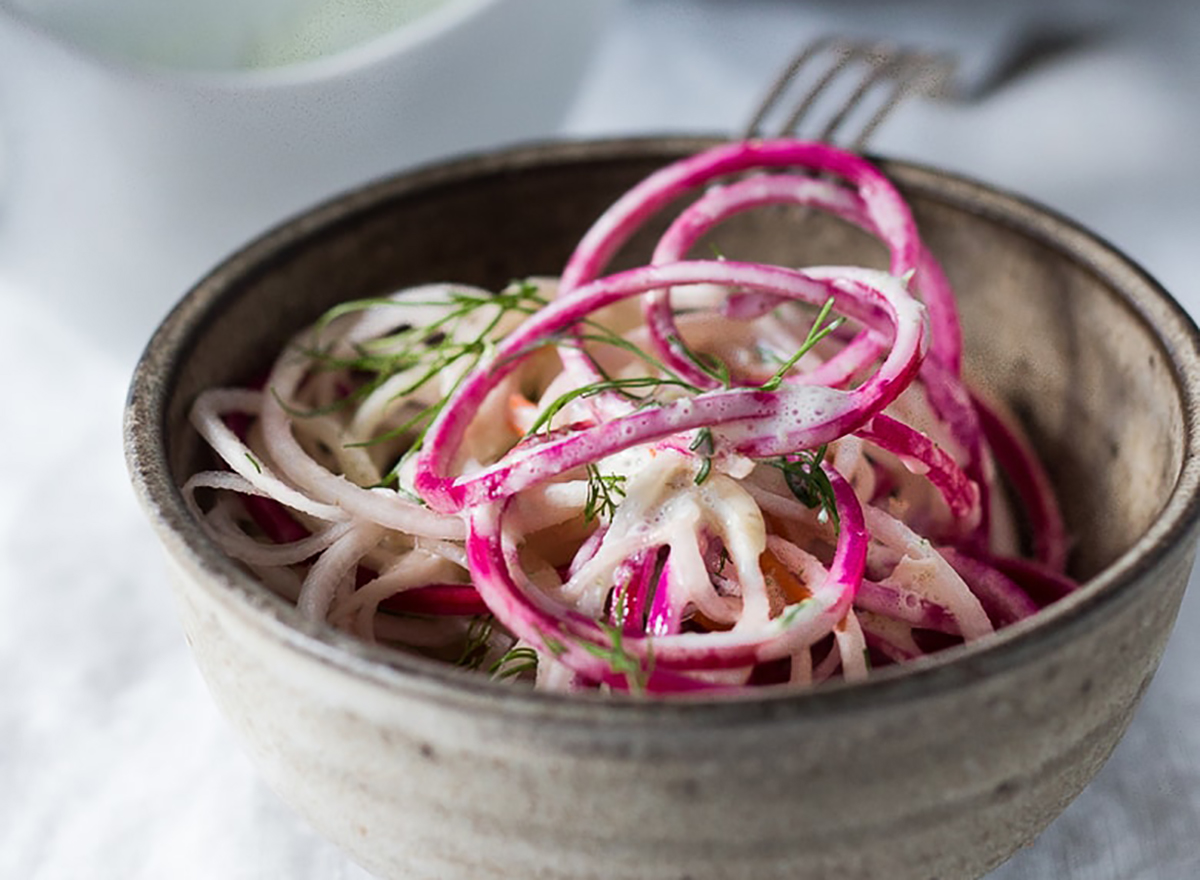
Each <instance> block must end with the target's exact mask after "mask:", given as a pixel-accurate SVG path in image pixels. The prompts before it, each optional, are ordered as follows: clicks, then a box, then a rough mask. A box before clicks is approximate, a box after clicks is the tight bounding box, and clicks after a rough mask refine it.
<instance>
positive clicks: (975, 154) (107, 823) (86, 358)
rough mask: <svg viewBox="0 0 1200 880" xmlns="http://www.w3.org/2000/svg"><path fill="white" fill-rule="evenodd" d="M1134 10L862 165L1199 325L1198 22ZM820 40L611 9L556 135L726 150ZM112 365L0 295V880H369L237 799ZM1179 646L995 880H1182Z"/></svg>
mask: <svg viewBox="0 0 1200 880" xmlns="http://www.w3.org/2000/svg"><path fill="white" fill-rule="evenodd" d="M904 5H905V4H904V3H902V2H895V3H893V4H892V8H894V7H896V6H904ZM1047 5H1049V4H1047ZM1071 5H1072V6H1074V7H1083V6H1086V3H1084V2H1083V0H1081V2H1079V3H1074V4H1071ZM1118 5H1119V4H1118ZM1134 5H1135V4H1130V6H1131V7H1132V6H1134ZM936 6H937V4H935V3H931V2H923V3H921V4H920V7H921V10H920V14H921V15H923V16H934V17H933V18H930V19H927V21H929V22H932V25H931V26H930V28H929V29H928V31H927V32H928V33H931V34H932V33H936V32H937V31H938V26H939V25H941V24H945V22H946V21H948V20H949V14H948V13H947V14H946V16H944V17H943V16H942V15H940V14H939V13H938V10H937V8H936ZM986 6H988V4H983V6H982V7H979V8H980V9H983V8H984V7H986ZM1136 8H1137V13H1136V14H1130V15H1123V14H1119V13H1121V12H1122V11H1121V10H1120V9H1118V8H1117V5H1112V4H1106V5H1105V9H1106V11H1108V12H1112V11H1113V10H1114V9H1116V12H1117V13H1118V14H1117V15H1116V18H1117V19H1119V20H1120V27H1119V28H1118V29H1117V30H1115V31H1113V32H1112V33H1111V34H1109V35H1108V36H1107V37H1106V38H1105V39H1104V40H1101V41H1098V42H1095V43H1093V44H1090V45H1089V46H1087V47H1085V48H1084V49H1082V50H1080V51H1079V52H1077V53H1075V54H1072V55H1068V56H1066V57H1063V58H1060V59H1059V60H1058V61H1056V62H1054V63H1051V64H1048V65H1045V66H1043V67H1041V68H1038V69H1037V70H1034V71H1031V72H1029V74H1028V75H1027V76H1025V77H1024V78H1022V79H1020V80H1018V81H1017V82H1015V83H1013V84H1011V85H1010V86H1009V87H1008V88H1006V89H1004V90H1002V91H1000V92H999V93H996V94H993V95H991V96H989V97H988V98H987V99H986V100H985V101H983V102H982V103H978V104H973V105H970V106H965V105H933V104H925V103H921V104H910V105H908V106H907V107H905V108H903V109H902V110H901V111H900V113H899V114H898V115H897V116H896V117H895V118H894V119H893V120H891V121H890V122H889V123H888V124H887V125H885V127H884V128H883V129H881V130H880V132H879V133H878V135H877V137H876V139H875V141H874V147H875V149H877V150H878V151H880V152H885V153H891V154H895V155H898V156H901V157H904V158H909V159H914V160H917V161H921V162H927V163H932V164H941V165H945V166H947V167H949V168H952V169H954V170H957V171H960V172H964V173H967V174H969V175H971V176H975V177H979V178H982V179H985V180H988V181H991V182H994V183H998V184H1001V185H1003V186H1006V187H1009V188H1011V189H1015V190H1018V191H1020V192H1023V193H1026V194H1029V195H1032V196H1034V197H1036V198H1037V199H1038V200H1040V201H1042V202H1044V203H1047V204H1049V205H1051V206H1053V207H1055V208H1057V209H1059V210H1061V211H1063V212H1064V213H1066V214H1068V215H1071V216H1073V217H1075V218H1077V219H1078V220H1080V221H1082V222H1084V223H1085V224H1087V225H1089V226H1092V227H1093V228H1095V229H1097V230H1099V231H1100V232H1101V233H1102V234H1104V235H1105V236H1106V237H1108V238H1110V239H1111V240H1112V241H1114V242H1115V243H1117V244H1118V245H1119V246H1120V247H1122V248H1123V249H1124V250H1126V251H1127V252H1128V253H1130V254H1131V255H1132V256H1134V257H1135V258H1136V259H1138V260H1139V261H1141V262H1142V263H1143V264H1144V265H1145V266H1146V268H1148V269H1149V270H1150V271H1151V273H1152V274H1154V275H1156V276H1157V277H1158V278H1159V279H1160V280H1161V281H1162V282H1163V283H1164V284H1165V285H1166V286H1167V288H1168V289H1170V290H1171V291H1172V292H1173V293H1174V294H1175V296H1176V297H1177V298H1178V299H1179V300H1180V301H1181V302H1182V303H1183V304H1184V305H1185V307H1187V308H1188V309H1189V310H1191V311H1192V313H1193V314H1200V288H1198V287H1197V282H1196V277H1197V272H1196V269H1195V265H1194V262H1195V242H1197V241H1200V169H1198V167H1197V163H1196V160H1195V158H1194V151H1195V144H1196V143H1197V142H1198V141H1200V103H1198V102H1197V101H1196V98H1195V90H1196V86H1197V85H1200V55H1198V54H1197V53H1196V51H1195V49H1194V46H1195V45H1196V44H1197V40H1198V39H1200V6H1196V5H1195V4H1192V3H1190V2H1187V0H1180V2H1167V0H1142V2H1140V3H1138V4H1136ZM842 9H844V10H846V13H845V14H849V11H850V10H851V9H853V11H854V14H855V15H858V16H881V15H883V14H884V13H883V12H882V11H881V10H882V9H883V5H882V4H880V3H873V2H866V0H859V2H857V3H853V4H851V3H846V4H844V5H843V6H842ZM957 14H961V11H960V12H959V13H957ZM979 14H980V15H984V14H985V13H984V12H982V11H981V12H980V13H979ZM832 16H834V13H833V12H818V11H814V10H813V7H811V6H810V7H807V10H806V9H804V8H801V6H800V4H796V3H792V2H786V0H775V2H772V0H752V2H747V0H737V2H733V0H622V5H621V7H620V13H619V16H618V18H617V20H616V21H615V23H614V27H613V29H612V30H611V31H610V32H608V33H607V34H606V35H605V40H604V44H603V49H602V52H601V55H600V57H599V58H598V60H597V63H596V65H595V66H594V68H593V71H592V75H591V77H590V79H589V81H588V84H587V87H586V89H585V91H584V93H583V94H582V95H581V96H580V99H579V101H578V102H577V105H576V107H575V112H574V114H573V116H572V118H571V121H570V126H569V130H570V132H571V133H574V134H595V133H612V132H621V133H643V132H647V131H650V132H662V131H692V130H704V131H733V130H736V129H737V128H738V127H739V126H740V125H741V124H742V123H743V122H744V121H745V120H746V118H747V116H748V114H749V110H750V107H751V106H752V104H753V103H754V102H755V100H756V99H757V97H758V95H759V94H760V92H761V91H762V89H763V87H764V85H765V83H766V82H767V81H768V80H769V79H770V78H771V76H772V74H773V73H774V71H775V70H776V69H778V68H779V67H780V66H781V65H782V64H783V62H784V61H785V59H786V57H787V56H788V55H789V53H790V52H791V51H792V49H793V48H794V47H796V46H798V45H799V44H800V43H801V42H802V41H803V40H805V39H806V38H807V37H808V36H810V35H811V33H812V30H813V29H814V28H816V27H818V26H822V25H827V23H828V21H829V20H830V19H831V17H832ZM866 20H867V21H872V20H880V19H878V18H876V19H872V18H868V19H866ZM982 32H983V29H982V28H980V29H979V33H980V34H982ZM963 33H966V34H968V36H969V35H970V33H971V29H970V28H966V29H965V30H961V29H960V30H959V36H960V37H961V35H962V34H963ZM114 295H116V294H114ZM133 357H134V352H133V351H131V350H127V351H124V352H122V353H121V354H120V355H119V356H113V355H112V354H111V353H110V352H109V351H108V350H107V349H105V348H102V347H101V346H99V345H96V344H94V343H93V341H91V340H89V339H87V338H85V337H84V336H82V335H80V334H78V333H77V332H76V331H75V330H72V329H70V328H69V327H68V326H67V324H66V323H65V322H63V321H62V320H61V317H60V315H58V314H57V313H56V312H55V311H54V309H53V308H52V307H51V306H49V305H48V304H46V303H44V302H42V301H40V300H39V294H38V291H37V290H36V289H35V288H33V287H21V288H15V287H11V286H10V287H5V288H0V375H4V376H6V377H7V383H6V388H5V402H4V405H3V413H4V415H3V417H2V419H3V431H2V432H0V695H2V697H0V877H4V878H35V880H58V878H63V880H66V878H70V880H76V878H102V880H107V878H120V880H126V878H132V880H142V878H146V880H149V878H156V880H157V878H165V877H170V878H181V880H183V878H220V880H238V878H277V877H282V878H289V880H292V878H295V880H318V878H320V880H364V878H366V876H367V875H366V874H365V873H364V872H363V871H361V870H360V869H358V868H356V867H354V866H353V865H350V864H349V863H348V862H347V861H346V860H345V859H344V858H343V857H342V856H340V855H339V854H338V853H337V852H336V851H334V850H333V849H332V848H331V847H329V846H328V845H326V844H324V843H323V842H322V841H320V840H318V839H316V838H315V836H314V835H313V834H312V833H310V832H309V831H308V830H307V829H305V828H304V827H303V826H301V825H300V823H299V822H298V821H297V820H295V819H294V818H293V817H292V816H291V815H290V814H289V813H288V811H287V810H286V808H284V807H282V806H281V805H280V804H279V803H278V802H277V801H276V800H275V798H274V797H273V795H271V794H270V793H269V792H268V791H267V790H266V789H265V788H264V787H263V786H262V785H261V783H259V782H258V780H257V779H256V777H255V775H254V773H253V771H252V769H251V768H250V767H249V765H248V764H247V762H246V761H245V759H244V758H243V757H242V756H241V754H240V752H239V751H238V746H237V744H236V743H235V742H234V740H233V738H232V736H231V734H230V733H229V731H228V730H227V729H226V728H225V726H224V724H223V722H222V721H221V719H220V718H219V717H218V716H217V715H216V712H215V709H214V708H213V707H212V705H211V703H210V702H209V700H208V698H207V695H206V693H205V691H204V687H203V685H202V683H201V682H200V681H199V679H198V677H197V674H196V672H195V671H194V669H193V666H192V663H191V660H190V658H189V656H188V654H187V649H186V646H185V645H184V643H183V639H182V637H181V635H180V633H179V631H178V628H177V625H176V622H175V617H174V610H173V608H172V607H171V602H170V599H169V596H168V594H167V591H166V589H165V586H164V584H163V578H164V565H163V563H162V561H161V560H160V558H159V551H158V549H157V547H156V546H155V543H154V540H153V538H152V537H151V535H150V532H149V529H148V527H146V526H144V525H143V523H142V518H141V514H140V512H139V511H138V509H137V508H136V506H135V503H134V501H133V499H132V495H131V493H130V491H129V490H128V488H127V482H126V477H125V472H124V465H123V462H122V458H121V451H120V416H121V405H122V402H123V397H124V391H125V384H126V381H127V378H128V372H129V369H130V367H131V365H132V359H133ZM1197 627H1200V591H1197V590H1195V589H1193V592H1192V593H1191V594H1190V596H1189V598H1188V600H1187V601H1186V602H1185V607H1184V610H1183V615H1182V617H1181V619H1180V622H1179V626H1178V628H1177V630H1176V635H1175V637H1174V639H1173V640H1172V643H1171V645H1170V648H1169V649H1168V652H1167V656H1166V659H1165V661H1164V663H1163V667H1162V669H1161V671H1160V673H1159V676H1158V678H1157V679H1156V680H1155V682H1154V684H1153V685H1152V686H1151V688H1150V690H1149V692H1148V693H1147V695H1146V698H1145V701H1144V703H1143V704H1142V707H1141V710H1140V711H1139V713H1138V715H1137V717H1136V718H1135V720H1134V722H1133V725H1132V728H1131V729H1130V732H1129V735H1128V736H1127V738H1126V739H1125V741H1124V742H1123V743H1122V745H1121V746H1120V747H1119V748H1118V750H1117V752H1116V754H1115V755H1114V757H1113V759H1112V761H1111V762H1110V763H1109V764H1108V766H1107V767H1106V768H1105V769H1104V770H1103V771H1102V773H1101V774H1100V776H1099V777H1098V778H1097V780H1096V781H1095V782H1094V784H1093V785H1092V786H1091V787H1090V788H1089V789H1088V790H1087V791H1086V792H1085V793H1084V794H1083V796H1082V797H1080V799H1079V800H1078V801H1076V803H1075V804H1073V805H1072V806H1071V807H1070V808H1069V809H1068V810H1067V812H1066V813H1065V814H1064V815H1063V816H1062V817H1061V818H1060V819H1059V820H1058V821H1057V822H1055V823H1054V824H1053V825H1052V826H1051V828H1050V829H1049V830H1047V831H1046V832H1045V833H1044V834H1043V835H1042V837H1041V838H1040V839H1039V840H1038V841H1037V842H1036V843H1035V844H1034V846H1032V847H1031V848H1029V849H1028V850H1026V851H1024V852H1022V853H1020V854H1018V855H1017V856H1016V857H1015V858H1014V859H1013V860H1012V861H1011V862H1010V863H1009V864H1008V865H1006V866H1005V867H1003V868H1002V869H1000V870H999V871H997V872H996V873H995V874H994V875H993V877H992V878H991V880H1017V878H1033V880H1051V878H1053V880H1192V878H1195V877H1197V876H1200V845H1198V841H1200V680H1198V679H1197V677H1196V674H1195V672H1194V670H1196V669H1200V641H1198V640H1197V639H1196V637H1195V632H1196V629H1197ZM568 845H569V844H568Z"/></svg>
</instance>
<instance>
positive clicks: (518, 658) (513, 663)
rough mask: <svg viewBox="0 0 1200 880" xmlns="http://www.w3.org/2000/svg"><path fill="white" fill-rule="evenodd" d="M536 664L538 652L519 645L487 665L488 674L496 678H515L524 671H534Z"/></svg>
mask: <svg viewBox="0 0 1200 880" xmlns="http://www.w3.org/2000/svg"><path fill="white" fill-rule="evenodd" d="M537 666H538V652H537V651H535V650H534V649H533V648H530V647H528V646H527V645H519V646H517V647H515V648H511V649H510V650H509V651H507V652H506V653H505V654H504V656H503V657H501V658H500V659H499V660H497V661H496V662H494V663H493V664H492V665H491V666H489V667H488V670H487V671H488V674H489V675H490V676H491V677H492V678H494V679H496V680H498V681H499V680H503V679H506V678H516V677H517V676H518V675H521V674H523V673H526V672H534V671H536V670H537Z"/></svg>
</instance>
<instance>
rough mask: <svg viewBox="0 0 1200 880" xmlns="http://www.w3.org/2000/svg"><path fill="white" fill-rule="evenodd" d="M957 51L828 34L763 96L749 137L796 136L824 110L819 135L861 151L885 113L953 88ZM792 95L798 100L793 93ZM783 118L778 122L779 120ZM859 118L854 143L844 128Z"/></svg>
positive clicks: (943, 94)
mask: <svg viewBox="0 0 1200 880" xmlns="http://www.w3.org/2000/svg"><path fill="white" fill-rule="evenodd" d="M956 67H957V61H956V59H955V57H954V56H953V55H950V54H945V53H934V52H928V51H924V50H920V49H913V48H908V47H905V46H901V45H896V44H892V43H886V42H876V41H863V40H852V39H845V38H839V37H823V38H821V39H818V40H816V41H814V42H813V43H810V44H809V45H808V46H806V47H805V48H804V49H803V50H802V51H801V52H800V53H799V54H798V55H797V56H796V57H795V58H794V59H793V60H792V62H791V63H790V64H789V65H788V66H787V67H786V68H785V69H784V70H783V72H782V73H781V74H780V75H779V78H778V79H777V80H776V81H775V82H774V83H773V84H772V86H771V88H770V89H769V90H768V92H767V94H766V97H764V98H763V101H762V103H761V104H760V105H759V107H758V109H757V111H756V112H755V114H754V116H753V118H752V119H751V121H750V123H749V125H748V126H747V127H746V130H745V132H744V136H745V137H747V138H756V137H767V136H769V135H771V134H776V135H782V134H796V133H797V132H798V130H799V128H800V127H801V125H808V124H809V123H810V122H812V121H813V120H814V119H816V118H818V117H819V116H820V115H821V114H822V113H825V114H826V115H827V116H826V118H825V121H824V124H823V125H821V126H820V127H819V128H817V129H816V134H815V137H816V138H817V139H819V140H823V141H828V142H831V143H832V142H834V141H841V142H842V144H843V145H844V146H847V147H849V148H850V149H852V150H861V149H862V148H863V146H864V145H865V144H866V142H867V140H868V139H869V138H870V137H871V135H872V134H873V133H874V131H875V129H877V128H878V127H879V126H880V124H881V123H883V121H884V120H885V119H887V117H888V115H889V114H891V112H892V111H893V110H895V109H896V107H897V106H899V105H900V104H901V103H903V102H904V101H905V100H906V99H908V98H910V97H913V96H916V95H923V96H925V97H929V98H944V97H948V96H949V95H950V93H951V82H952V77H953V74H954V71H955V69H956ZM793 96H795V97H793ZM780 116H782V117H783V118H782V120H781V121H775V120H777V119H778V118H779V117H780ZM855 123H857V125H858V130H857V134H855V135H853V136H852V137H851V138H850V139H849V140H847V139H846V138H845V137H844V132H845V129H846V128H848V127H849V126H850V125H851V124H855Z"/></svg>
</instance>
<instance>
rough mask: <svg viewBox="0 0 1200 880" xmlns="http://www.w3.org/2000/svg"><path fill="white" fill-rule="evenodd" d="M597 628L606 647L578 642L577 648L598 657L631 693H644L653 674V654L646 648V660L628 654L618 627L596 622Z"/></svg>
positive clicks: (628, 651)
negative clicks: (623, 681)
mask: <svg viewBox="0 0 1200 880" xmlns="http://www.w3.org/2000/svg"><path fill="white" fill-rule="evenodd" d="M597 626H599V627H600V629H601V630H603V631H604V634H605V635H606V636H608V641H609V644H608V645H597V644H595V643H594V642H589V641H585V640H580V642H579V646H580V647H581V648H583V649H584V650H585V651H587V652H588V653H589V654H591V655H592V656H594V657H599V658H600V659H601V660H603V661H604V662H605V663H607V664H608V667H609V668H610V669H611V670H612V671H613V672H614V673H616V674H617V675H622V676H624V677H625V681H626V682H627V683H628V685H629V690H630V692H631V693H644V692H645V690H646V687H647V685H648V684H649V683H650V676H651V674H652V673H653V672H654V652H653V650H652V649H650V648H649V647H648V650H647V654H646V660H645V662H644V663H643V661H642V659H641V658H640V657H638V656H637V655H636V654H633V653H632V652H630V650H629V649H628V648H627V647H626V646H625V641H624V634H623V633H622V632H621V628H620V627H619V626H613V625H612V624H609V623H603V622H597ZM649 644H650V643H649V642H647V646H649Z"/></svg>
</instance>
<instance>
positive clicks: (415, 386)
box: [272, 281, 546, 500]
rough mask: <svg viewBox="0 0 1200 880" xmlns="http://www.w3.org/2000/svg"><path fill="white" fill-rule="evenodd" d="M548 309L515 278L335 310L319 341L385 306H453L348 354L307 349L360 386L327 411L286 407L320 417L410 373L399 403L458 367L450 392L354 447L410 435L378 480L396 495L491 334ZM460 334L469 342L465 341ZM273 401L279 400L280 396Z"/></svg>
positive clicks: (320, 327)
mask: <svg viewBox="0 0 1200 880" xmlns="http://www.w3.org/2000/svg"><path fill="white" fill-rule="evenodd" d="M544 305H546V299H545V298H544V297H543V296H541V294H540V293H539V292H538V288H537V285H535V284H533V283H532V282H529V281H515V282H513V283H512V284H510V285H509V286H508V287H506V288H505V289H504V290H502V291H500V292H499V293H495V294H491V293H487V294H485V293H475V292H472V291H464V290H451V291H449V292H448V293H447V295H446V298H445V299H432V300H427V299H407V300H406V299H386V298H384V299H380V298H372V299H362V300H355V301H353V302H348V303H343V304H341V305H338V306H334V307H333V308H332V309H330V310H329V311H327V312H326V313H325V314H324V315H323V316H322V317H321V319H320V320H318V321H317V323H316V325H315V329H314V334H313V339H314V340H319V339H320V336H321V334H322V332H323V331H324V330H325V329H326V328H328V326H329V324H330V323H331V322H333V321H334V320H336V319H337V318H339V317H342V316H343V315H346V314H350V313H353V312H356V311H361V310H363V309H368V308H376V307H380V306H388V307H394V308H399V309H403V308H405V307H409V308H412V307H418V306H427V307H437V308H446V307H449V308H448V311H447V312H446V313H445V314H443V315H442V316H441V317H439V318H438V319H437V320H435V321H433V322H431V323H428V324H423V325H419V326H417V325H406V326H403V327H401V328H399V329H398V330H396V331H394V332H393V333H390V334H389V335H387V336H382V337H379V338H377V339H372V340H370V341H368V342H365V343H358V344H356V345H355V346H353V351H352V353H350V354H346V355H341V356H335V355H334V354H332V353H331V351H330V349H329V348H324V349H323V348H321V347H320V346H319V345H318V344H317V343H316V341H314V343H313V345H312V346H310V347H308V348H306V349H302V353H303V354H305V355H307V356H308V357H309V358H310V359H311V360H312V362H313V365H314V368H316V369H320V370H344V371H349V372H351V373H353V374H355V375H357V376H359V377H362V378H361V381H360V382H359V383H358V384H357V385H356V386H355V387H354V388H353V389H352V390H351V391H350V392H349V393H348V394H347V395H346V396H345V397H343V398H341V399H339V400H338V401H335V402H334V403H332V404H330V405H328V406H325V407H320V408H317V409H313V410H309V411H306V412H298V411H295V410H294V409H288V408H287V407H286V406H285V409H286V410H287V412H288V413H289V414H290V415H292V416H293V417H295V418H304V417H306V416H307V417H311V416H316V415H321V414H324V413H327V412H330V411H333V410H336V409H339V408H341V407H345V406H347V405H350V404H351V403H354V402H356V401H359V400H361V399H363V398H365V397H367V396H368V395H370V394H371V393H373V392H374V391H375V390H376V389H378V388H379V387H380V386H382V385H383V384H384V383H385V382H387V381H388V380H390V379H391V378H392V377H394V376H396V375H398V374H400V373H404V372H409V371H412V372H413V374H414V375H413V377H412V380H411V381H409V382H406V383H405V384H404V386H403V387H401V388H399V389H398V390H397V391H396V393H395V395H394V396H393V398H392V399H394V400H395V399H401V398H404V397H408V396H410V395H412V394H415V393H416V392H417V391H419V390H420V389H421V388H423V387H424V386H425V385H427V384H428V383H429V382H431V381H432V380H434V379H436V378H437V377H440V376H443V375H445V374H446V372H447V371H448V370H451V369H457V370H458V379H457V380H456V381H455V382H454V384H453V386H452V387H451V389H450V390H449V391H448V392H447V393H446V394H439V395H438V400H437V401H436V402H435V403H432V404H428V405H426V406H422V407H420V408H419V409H418V410H417V411H416V413H415V414H413V415H412V416H411V417H409V418H408V419H406V420H405V421H404V422H403V423H402V424H400V425H398V426H396V427H393V428H391V429H389V430H387V431H385V432H382V433H380V434H378V435H376V436H374V437H371V438H370V439H368V440H365V441H362V442H358V443H354V444H349V445H352V446H359V447H367V446H374V445H377V444H381V443H387V442H391V441H393V440H397V439H401V438H406V437H411V439H410V440H409V442H408V444H407V448H406V449H405V451H404V453H403V454H402V455H401V456H400V457H399V459H398V460H397V461H396V462H395V463H394V464H393V466H392V467H391V469H390V470H389V471H388V473H387V474H386V475H385V476H384V478H383V480H382V481H381V482H380V485H381V486H391V487H394V488H396V489H397V490H398V489H399V488H400V486H399V477H400V471H401V469H402V468H403V467H404V465H405V464H406V463H407V462H408V460H409V459H411V458H412V457H413V456H414V455H416V454H417V453H418V452H419V451H420V449H421V447H422V445H423V443H424V440H425V432H426V431H427V430H428V428H429V426H430V424H432V423H433V421H434V419H435V418H436V417H437V415H438V413H439V412H441V409H442V407H443V406H444V405H445V402H446V399H447V398H448V397H449V396H450V393H451V392H453V390H454V389H455V388H457V387H458V385H459V384H460V383H461V381H462V379H463V378H464V377H465V376H466V375H467V374H469V373H470V372H471V371H472V370H474V369H475V368H476V367H477V366H478V365H479V364H480V363H481V362H482V360H483V359H484V358H485V357H486V356H487V355H488V353H489V352H490V351H491V349H492V346H493V344H494V339H493V337H494V336H495V334H496V330H497V328H498V327H499V326H500V324H501V322H502V321H503V320H504V319H505V317H506V316H507V315H509V314H511V313H514V312H515V313H519V314H523V315H531V314H533V313H534V312H536V311H537V310H538V309H540V308H541V307H542V306H544ZM485 307H491V308H493V309H494V310H495V311H494V314H492V315H491V316H490V317H489V318H488V319H487V320H486V321H485V322H484V323H483V326H482V327H481V328H479V329H478V330H477V331H473V332H469V333H465V334H464V328H465V326H466V323H465V322H466V321H467V320H469V319H471V318H472V317H473V316H475V315H476V314H477V313H478V312H479V310H480V309H482V308H485ZM463 335H465V336H466V338H462V339H460V338H459V337H460V336H463ZM272 393H274V391H272ZM276 397H277V399H278V395H276ZM282 404H283V402H282V401H281V405H282ZM406 494H411V493H406ZM418 500H419V499H418Z"/></svg>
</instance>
